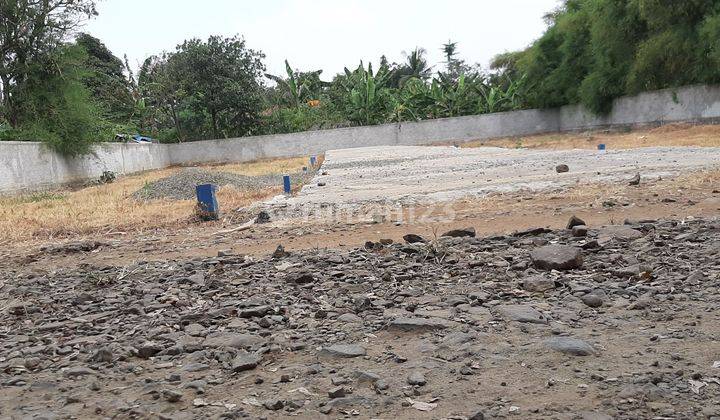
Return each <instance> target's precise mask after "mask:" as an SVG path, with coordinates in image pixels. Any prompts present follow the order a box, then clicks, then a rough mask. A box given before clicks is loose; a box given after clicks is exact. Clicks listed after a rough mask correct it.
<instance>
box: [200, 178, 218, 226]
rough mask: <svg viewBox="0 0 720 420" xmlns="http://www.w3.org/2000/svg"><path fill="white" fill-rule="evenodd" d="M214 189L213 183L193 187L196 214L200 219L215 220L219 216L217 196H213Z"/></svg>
mask: <svg viewBox="0 0 720 420" xmlns="http://www.w3.org/2000/svg"><path fill="white" fill-rule="evenodd" d="M215 191H217V186H216V185H213V184H203V185H198V186H196V187H195V194H196V195H197V210H198V215H199V216H200V218H201V219H202V220H217V219H218V217H219V216H220V207H219V206H218V202H217V197H215Z"/></svg>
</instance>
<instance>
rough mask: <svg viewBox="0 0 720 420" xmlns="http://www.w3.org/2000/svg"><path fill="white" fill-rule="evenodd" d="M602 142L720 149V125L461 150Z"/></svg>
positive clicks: (549, 137)
mask: <svg viewBox="0 0 720 420" xmlns="http://www.w3.org/2000/svg"><path fill="white" fill-rule="evenodd" d="M600 143H604V144H605V145H607V148H608V149H636V148H640V147H651V146H698V147H720V125H690V124H668V125H664V126H661V127H657V128H652V129H645V130H636V131H630V132H621V133H617V132H615V133H613V132H607V131H596V132H587V133H561V134H542V135H536V136H518V137H508V138H502V139H493V140H477V141H473V142H469V143H465V144H463V145H462V146H461V147H483V146H494V147H506V148H528V149H553V150H564V149H597V145H598V144H600Z"/></svg>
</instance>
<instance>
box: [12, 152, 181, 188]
mask: <svg viewBox="0 0 720 420" xmlns="http://www.w3.org/2000/svg"><path fill="white" fill-rule="evenodd" d="M169 165H170V161H169V160H168V153H167V146H165V145H159V144H153V145H149V144H121V143H106V144H102V145H98V146H96V147H95V148H94V150H93V152H92V153H90V154H88V155H85V156H82V157H78V158H67V157H64V156H62V155H59V154H57V153H54V152H52V151H49V150H48V149H47V148H46V147H45V146H44V145H43V144H42V143H36V142H24V141H11V142H0V192H9V191H19V190H38V189H45V188H52V187H56V186H58V185H63V184H70V183H75V182H83V181H87V180H89V179H93V178H98V177H99V176H100V175H101V174H102V173H103V171H113V172H116V173H119V174H128V173H133V172H140V171H145V170H148V169H159V168H164V167H167V166H169Z"/></svg>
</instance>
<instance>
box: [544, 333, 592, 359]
mask: <svg viewBox="0 0 720 420" xmlns="http://www.w3.org/2000/svg"><path fill="white" fill-rule="evenodd" d="M545 345H546V346H547V347H548V348H550V349H552V350H555V351H559V352H560V353H565V354H570V355H573V356H589V355H591V354H594V353H595V349H593V348H592V346H590V345H589V344H588V343H586V342H584V341H582V340H579V339H577V338H572V337H554V338H551V339H549V340H547V341H545Z"/></svg>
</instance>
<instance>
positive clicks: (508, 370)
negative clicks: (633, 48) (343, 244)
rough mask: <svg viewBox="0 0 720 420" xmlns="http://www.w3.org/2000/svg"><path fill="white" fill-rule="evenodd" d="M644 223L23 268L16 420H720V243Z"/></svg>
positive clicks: (16, 284) (696, 230)
mask: <svg viewBox="0 0 720 420" xmlns="http://www.w3.org/2000/svg"><path fill="white" fill-rule="evenodd" d="M573 223H574V224H578V223H583V221H579V220H574V221H573ZM585 223H589V222H587V221H585ZM629 223H630V224H628V225H616V226H612V227H607V228H603V227H599V226H593V227H591V228H589V229H587V230H586V228H585V227H584V226H581V227H577V228H575V229H574V230H573V231H572V232H571V231H570V230H568V229H559V230H549V229H531V230H525V231H521V232H516V233H515V234H511V235H499V236H490V237H484V238H475V237H473V235H474V234H475V232H474V231H472V230H456V231H454V232H451V233H448V235H451V236H452V237H446V236H444V237H441V238H439V239H437V240H430V241H428V242H427V243H415V244H411V245H405V244H391V245H384V244H380V243H371V244H368V245H367V246H366V247H365V248H359V249H352V250H305V251H297V252H291V253H287V252H284V251H281V250H278V252H276V253H275V254H274V255H273V256H265V257H260V258H251V257H246V256H242V255H237V254H232V253H222V254H221V256H217V257H202V256H195V257H183V258H173V259H164V260H157V261H151V262H134V263H128V264H125V265H107V264H98V263H83V264H77V265H74V266H70V267H64V268H53V269H49V266H48V265H47V264H46V265H45V266H44V267H43V268H39V267H33V265H26V266H20V265H7V264H6V266H5V267H3V270H2V271H0V273H1V274H0V284H2V285H3V288H2V289H1V291H2V298H3V308H2V313H1V314H0V320H1V321H2V324H1V325H2V329H3V330H2V346H3V347H2V360H1V361H0V368H1V369H2V372H3V373H2V382H1V386H2V388H1V390H2V392H0V407H1V408H0V415H2V416H3V417H7V418H28V417H36V418H56V417H74V418H89V417H118V418H163V419H170V418H172V419H178V418H188V419H191V418H241V417H251V418H281V417H297V418H308V419H314V418H321V417H324V416H328V417H329V418H347V417H355V416H357V417H360V418H408V419H415V418H454V419H467V418H472V419H478V418H506V417H516V418H557V419H576V418H589V419H607V418H621V419H625V418H627V419H630V418H704V417H711V416H716V415H718V414H720V401H719V399H718V395H720V392H719V391H720V379H718V376H720V371H719V369H718V364H720V362H719V361H718V359H720V357H719V356H720V351H719V350H720V348H719V347H718V344H717V343H718V339H719V338H720V328H719V326H720V323H718V321H719V319H718V313H717V310H716V308H717V305H718V303H720V300H719V299H718V296H719V295H718V284H719V280H720V264H719V263H718V258H717V256H718V255H719V254H720V224H719V223H718V220H717V219H707V220H701V219H693V220H682V221H676V220H670V221H654V220H643V221H638V222H629ZM589 224H590V223H589ZM591 225H592V224H591ZM424 239H425V240H427V239H428V238H424ZM410 240H412V241H418V240H422V238H414V239H412V238H411V239H410ZM548 244H553V245H549V246H548ZM108 251H109V250H108V249H107V248H106V247H105V246H104V245H102V244H100V243H87V242H85V243H83V244H72V245H71V244H66V245H64V246H59V247H51V248H47V249H45V250H44V253H45V254H47V255H64V254H73V255H77V254H85V253H92V252H96V253H104V252H108ZM110 252H111V251H110ZM551 269H552V270H551Z"/></svg>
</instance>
